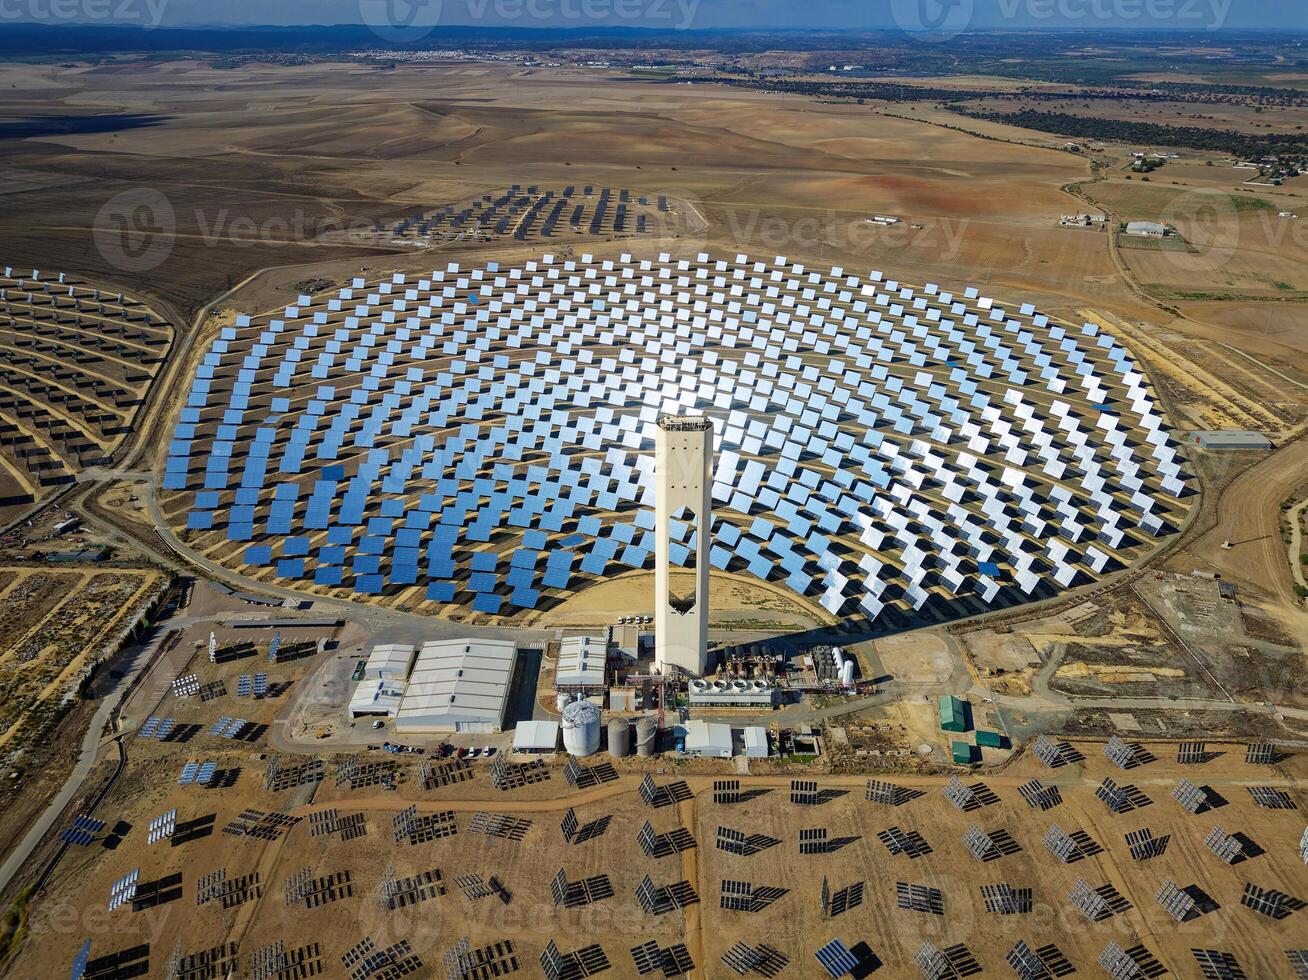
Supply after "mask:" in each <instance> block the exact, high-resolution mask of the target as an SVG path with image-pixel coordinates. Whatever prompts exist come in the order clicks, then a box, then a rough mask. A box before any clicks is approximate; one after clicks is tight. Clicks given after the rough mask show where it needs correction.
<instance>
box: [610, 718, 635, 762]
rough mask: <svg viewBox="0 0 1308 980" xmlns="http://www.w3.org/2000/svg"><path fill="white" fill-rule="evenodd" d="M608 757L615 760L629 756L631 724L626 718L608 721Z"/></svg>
mask: <svg viewBox="0 0 1308 980" xmlns="http://www.w3.org/2000/svg"><path fill="white" fill-rule="evenodd" d="M609 755H611V756H613V758H615V759H625V758H626V757H627V756H629V755H631V724H630V723H629V722H628V721H627V719H626V718H610V719H609Z"/></svg>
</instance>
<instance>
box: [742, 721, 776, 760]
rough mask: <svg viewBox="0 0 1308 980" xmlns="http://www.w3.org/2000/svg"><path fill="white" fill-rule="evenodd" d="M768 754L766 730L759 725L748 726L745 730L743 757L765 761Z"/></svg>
mask: <svg viewBox="0 0 1308 980" xmlns="http://www.w3.org/2000/svg"><path fill="white" fill-rule="evenodd" d="M769 754H770V752H769V749H768V733H767V729H765V728H763V727H761V726H759V725H750V726H748V727H747V728H746V729H745V757H746V758H748V759H766V758H767V757H768V755H769Z"/></svg>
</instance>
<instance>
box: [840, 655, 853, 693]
mask: <svg viewBox="0 0 1308 980" xmlns="http://www.w3.org/2000/svg"><path fill="white" fill-rule="evenodd" d="M840 683H841V685H842V686H844V687H853V686H854V661H852V660H846V661H845V662H844V664H843V665H842V666H841V668H840Z"/></svg>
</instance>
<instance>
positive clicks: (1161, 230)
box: [1126, 221, 1172, 238]
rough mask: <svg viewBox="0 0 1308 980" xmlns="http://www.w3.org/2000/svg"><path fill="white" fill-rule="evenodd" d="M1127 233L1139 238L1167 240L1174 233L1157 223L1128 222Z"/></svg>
mask: <svg viewBox="0 0 1308 980" xmlns="http://www.w3.org/2000/svg"><path fill="white" fill-rule="evenodd" d="M1126 233H1127V234H1128V235H1135V236H1137V237H1138V238H1165V237H1166V236H1168V235H1170V234H1171V233H1172V229H1171V228H1169V227H1167V225H1164V224H1160V223H1159V222H1157V221H1128V222H1127V223H1126Z"/></svg>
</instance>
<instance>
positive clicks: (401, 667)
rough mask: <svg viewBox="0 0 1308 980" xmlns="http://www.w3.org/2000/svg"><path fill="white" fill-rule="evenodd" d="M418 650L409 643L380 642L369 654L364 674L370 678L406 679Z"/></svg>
mask: <svg viewBox="0 0 1308 980" xmlns="http://www.w3.org/2000/svg"><path fill="white" fill-rule="evenodd" d="M416 656H417V650H415V649H414V647H413V645H412V644H409V643H378V644H377V645H376V646H375V647H373V648H372V651H371V652H370V653H369V654H368V662H367V663H366V664H365V665H364V667H363V676H364V677H365V678H366V679H368V680H387V681H406V680H408V679H409V672H410V671H411V670H412V669H413V661H414V658H415V657H416Z"/></svg>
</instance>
